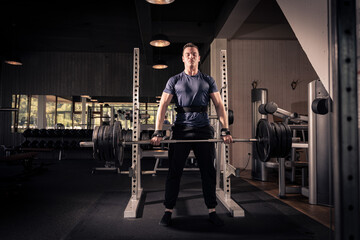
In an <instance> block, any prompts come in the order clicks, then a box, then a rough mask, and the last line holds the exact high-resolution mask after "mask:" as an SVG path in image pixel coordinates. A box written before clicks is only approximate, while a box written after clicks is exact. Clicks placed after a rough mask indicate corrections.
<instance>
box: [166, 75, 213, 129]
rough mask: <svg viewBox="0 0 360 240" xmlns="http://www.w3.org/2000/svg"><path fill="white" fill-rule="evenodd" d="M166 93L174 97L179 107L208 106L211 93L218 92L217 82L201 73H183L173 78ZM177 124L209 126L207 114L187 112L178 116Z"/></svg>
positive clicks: (167, 86)
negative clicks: (191, 74)
mask: <svg viewBox="0 0 360 240" xmlns="http://www.w3.org/2000/svg"><path fill="white" fill-rule="evenodd" d="M164 92H166V93H169V94H172V95H174V99H175V104H176V106H177V107H191V106H207V105H208V103H209V101H210V93H213V92H218V89H217V86H216V83H215V80H214V79H213V78H212V77H210V76H208V75H205V74H203V73H201V72H200V71H198V73H197V74H196V75H194V76H190V75H187V74H186V73H185V72H181V73H179V74H177V75H175V76H173V77H171V78H170V79H169V80H168V82H167V83H166V87H165V89H164ZM175 124H179V125H186V126H191V127H203V126H207V125H209V117H208V114H207V113H206V112H186V113H178V114H177V115H176V119H175Z"/></svg>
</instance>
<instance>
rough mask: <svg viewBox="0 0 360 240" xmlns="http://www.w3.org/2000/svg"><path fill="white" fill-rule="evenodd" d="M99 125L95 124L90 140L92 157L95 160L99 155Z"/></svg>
mask: <svg viewBox="0 0 360 240" xmlns="http://www.w3.org/2000/svg"><path fill="white" fill-rule="evenodd" d="M98 133H99V126H96V127H95V128H94V131H93V134H92V142H93V143H94V146H93V157H94V159H95V160H97V161H100V156H99V143H98V138H99V135H98Z"/></svg>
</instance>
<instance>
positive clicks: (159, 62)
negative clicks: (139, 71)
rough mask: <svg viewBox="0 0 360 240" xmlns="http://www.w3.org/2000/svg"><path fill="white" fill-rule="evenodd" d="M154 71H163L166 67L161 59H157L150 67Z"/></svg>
mask: <svg viewBox="0 0 360 240" xmlns="http://www.w3.org/2000/svg"><path fill="white" fill-rule="evenodd" d="M152 67H153V68H154V69H165V68H167V67H168V65H167V64H166V62H165V61H164V60H162V59H158V60H157V61H156V63H155V64H154V65H153V66H152Z"/></svg>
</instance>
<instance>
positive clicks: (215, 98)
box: [210, 92, 222, 106]
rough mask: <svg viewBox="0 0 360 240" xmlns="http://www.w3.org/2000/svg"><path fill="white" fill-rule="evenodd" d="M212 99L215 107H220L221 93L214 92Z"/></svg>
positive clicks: (211, 94) (211, 95)
mask: <svg viewBox="0 0 360 240" xmlns="http://www.w3.org/2000/svg"><path fill="white" fill-rule="evenodd" d="M210 98H211V100H212V101H213V103H214V105H215V106H218V105H219V104H221V102H222V100H221V95H220V93H219V92H212V93H210Z"/></svg>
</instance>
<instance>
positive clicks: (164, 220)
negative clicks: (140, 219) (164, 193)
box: [159, 211, 171, 227]
mask: <svg viewBox="0 0 360 240" xmlns="http://www.w3.org/2000/svg"><path fill="white" fill-rule="evenodd" d="M159 224H160V225H161V226H166V227H167V226H170V225H171V212H169V211H166V212H165V213H164V216H163V217H162V218H161V220H160V222H159Z"/></svg>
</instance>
